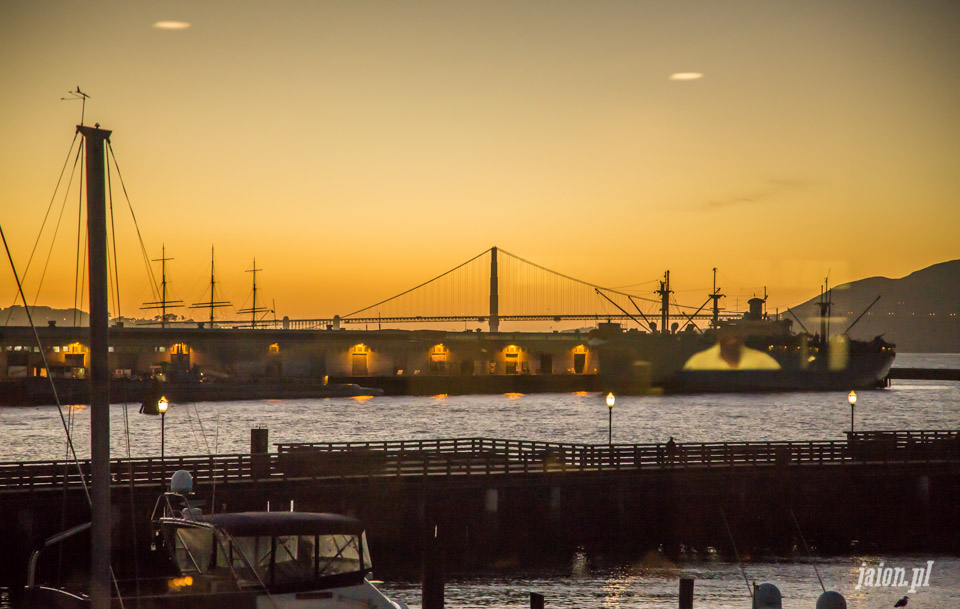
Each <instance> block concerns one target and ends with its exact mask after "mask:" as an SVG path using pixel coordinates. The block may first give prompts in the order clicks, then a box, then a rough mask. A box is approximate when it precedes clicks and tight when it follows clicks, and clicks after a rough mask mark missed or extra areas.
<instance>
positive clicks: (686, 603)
mask: <svg viewBox="0 0 960 609" xmlns="http://www.w3.org/2000/svg"><path fill="white" fill-rule="evenodd" d="M680 609H693V578H692V577H681V578H680Z"/></svg>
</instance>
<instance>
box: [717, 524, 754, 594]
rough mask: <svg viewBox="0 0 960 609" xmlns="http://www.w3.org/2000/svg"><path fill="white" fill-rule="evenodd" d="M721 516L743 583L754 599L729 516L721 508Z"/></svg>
mask: <svg viewBox="0 0 960 609" xmlns="http://www.w3.org/2000/svg"><path fill="white" fill-rule="evenodd" d="M720 516H722V517H723V526H724V527H726V529H727V536H728V537H730V545H732V546H733V555H734V556H736V557H737V564H739V565H740V573H741V574H742V575H743V582H744V583H745V584H747V594H749V595H750V598H753V588H752V587H751V586H750V580H749V579H747V572H746V571H745V570H744V568H743V561H742V560H740V552H737V542H736V541H734V540H733V533H731V532H730V525H729V524H727V514H726V513H725V512H724V511H723V508H722V507H721V508H720Z"/></svg>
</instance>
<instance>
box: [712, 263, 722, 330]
mask: <svg viewBox="0 0 960 609" xmlns="http://www.w3.org/2000/svg"><path fill="white" fill-rule="evenodd" d="M724 296H725V295H724V294H721V293H720V290H719V289H718V288H717V268H716V267H714V268H713V292H711V293H710V298H711V299H712V300H713V327H714V328H717V327H719V326H720V299H721V298H723V297H724Z"/></svg>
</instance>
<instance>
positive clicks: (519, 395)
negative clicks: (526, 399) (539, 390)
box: [503, 392, 524, 400]
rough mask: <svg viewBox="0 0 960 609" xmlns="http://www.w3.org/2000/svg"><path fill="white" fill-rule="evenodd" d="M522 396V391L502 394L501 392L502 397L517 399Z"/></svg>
mask: <svg viewBox="0 0 960 609" xmlns="http://www.w3.org/2000/svg"><path fill="white" fill-rule="evenodd" d="M523 396H524V394H522V393H514V392H510V393H504V394H503V397H505V398H507V399H508V400H519V399H520V398H522V397H523Z"/></svg>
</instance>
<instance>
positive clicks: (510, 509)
mask: <svg viewBox="0 0 960 609" xmlns="http://www.w3.org/2000/svg"><path fill="white" fill-rule="evenodd" d="M276 448H277V450H276V452H270V453H259V454H236V455H221V456H182V457H168V458H166V459H163V460H161V459H155V458H137V459H117V460H114V461H113V462H112V464H111V479H112V481H113V493H112V497H113V503H114V511H115V513H116V514H117V515H118V516H117V518H116V523H115V525H114V527H115V538H116V539H119V540H126V541H127V542H129V540H130V539H131V537H135V538H136V539H138V540H140V541H139V548H140V551H141V552H142V551H145V550H144V548H148V547H149V534H150V531H149V522H148V518H149V515H150V511H151V509H152V507H153V504H154V501H155V500H156V498H157V496H158V495H159V493H160V492H161V491H162V490H163V489H164V487H165V485H166V483H167V481H168V480H169V477H170V475H172V474H173V472H174V471H176V470H180V469H183V470H186V471H188V472H190V473H191V474H192V475H193V476H194V480H195V487H196V498H198V499H202V500H204V501H205V502H206V504H207V508H206V509H207V511H209V510H210V508H211V506H213V508H214V509H216V510H217V511H223V510H228V511H243V510H254V509H256V510H262V509H266V507H267V505H268V504H269V506H270V509H273V510H289V509H291V507H292V508H293V509H295V510H297V511H330V512H341V513H348V514H353V515H356V516H358V517H360V518H362V519H363V520H364V521H366V523H367V525H368V533H369V535H370V538H371V546H372V547H373V548H375V560H376V561H377V562H378V563H379V564H380V567H381V570H382V569H383V568H386V569H387V570H394V569H416V568H417V567H418V566H419V562H418V561H419V556H420V551H421V550H422V548H423V540H424V539H425V536H426V532H427V531H430V532H431V533H432V531H433V530H434V527H435V526H436V527H439V531H440V539H441V540H442V543H443V546H444V552H445V555H446V561H447V564H448V565H450V566H452V567H458V566H460V567H470V566H480V565H488V564H492V563H493V562H494V561H497V562H498V563H499V564H504V563H507V564H511V563H512V564H533V563H534V562H537V561H540V560H545V559H549V558H550V557H561V556H569V553H570V552H573V551H574V550H575V549H576V548H578V547H583V548H586V549H587V550H588V551H599V552H617V553H621V552H622V553H640V552H644V551H648V550H657V549H661V550H663V551H664V552H666V553H668V554H673V553H679V552H680V551H681V548H688V549H703V550H705V549H707V548H708V547H712V548H715V549H717V550H718V551H720V552H721V554H728V553H729V551H730V549H731V548H730V546H729V539H728V537H727V534H726V532H725V528H724V525H723V523H722V520H721V516H720V510H721V508H722V509H723V510H724V512H725V513H726V516H727V518H728V520H729V523H730V527H731V529H732V532H733V535H734V536H735V538H736V543H737V545H738V547H739V549H740V550H741V552H744V553H748V554H752V555H759V554H762V553H764V552H775V553H778V554H781V553H783V552H786V553H789V552H791V551H792V549H793V548H794V546H795V544H796V542H797V539H798V538H797V531H796V528H795V527H794V525H793V522H792V520H791V515H790V514H791V511H792V512H794V513H795V514H796V516H797V518H798V520H799V522H800V525H801V526H802V527H803V534H804V536H805V537H806V538H807V541H808V542H810V543H811V545H813V546H816V548H817V549H818V551H819V552H821V553H843V552H849V551H928V552H932V551H947V552H957V551H960V512H958V511H957V509H956V506H957V505H958V503H960V431H942V430H937V431H879V432H878V431H871V432H858V433H855V434H848V438H847V440H846V441H809V442H715V443H711V442H708V443H681V444H677V445H676V446H675V447H673V446H671V447H670V448H668V447H667V446H666V445H664V444H614V445H587V444H573V443H553V442H528V441H517V440H499V439H489V438H456V439H439V440H408V441H382V442H314V443H297V444H289V443H282V444H277V445H276ZM89 475H90V471H89V464H88V463H86V462H81V463H80V464H79V467H78V465H77V464H73V463H70V462H65V461H51V462H22V463H3V464H0V513H2V514H3V515H4V516H3V518H2V519H0V535H2V539H4V540H6V543H7V544H12V547H13V548H14V549H15V550H14V551H11V552H4V553H2V554H3V555H2V557H0V573H2V574H3V575H2V577H3V581H0V586H10V587H11V589H16V588H17V586H19V585H20V584H21V578H22V575H20V574H21V573H22V572H25V565H26V558H27V555H28V554H29V551H30V549H31V548H32V547H35V546H36V545H37V544H38V543H39V542H40V541H41V540H42V539H43V538H45V537H47V536H49V535H52V534H53V533H55V532H57V531H59V530H61V529H62V528H65V527H69V526H72V525H74V524H77V523H79V522H83V521H85V520H87V519H88V518H89V509H88V508H87V507H86V506H87V504H86V499H85V498H84V495H83V487H82V485H81V480H86V481H87V484H89ZM118 543H119V542H118ZM115 552H119V553H120V555H121V556H122V552H123V547H122V546H121V545H117V544H115ZM128 552H129V551H128ZM411 558H412V559H413V560H412V561H411ZM115 568H118V569H119V570H121V571H122V570H123V564H122V562H121V565H120V566H119V567H116V565H115ZM118 575H119V574H118Z"/></svg>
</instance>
